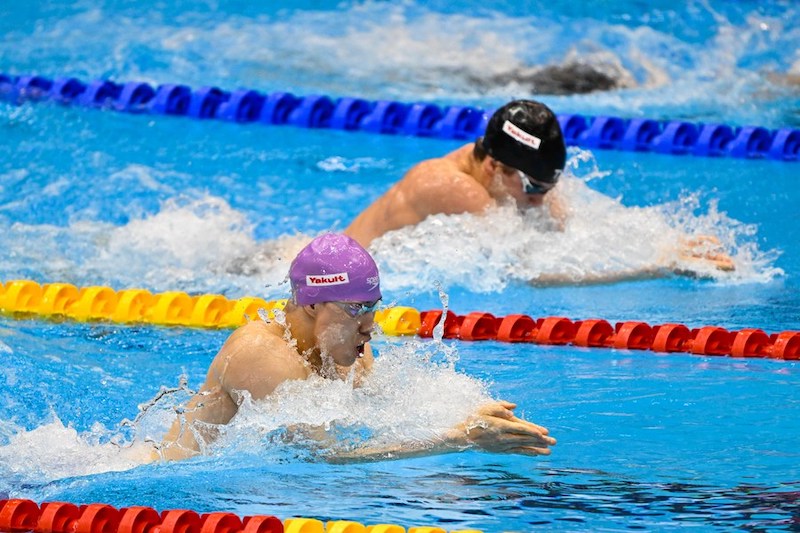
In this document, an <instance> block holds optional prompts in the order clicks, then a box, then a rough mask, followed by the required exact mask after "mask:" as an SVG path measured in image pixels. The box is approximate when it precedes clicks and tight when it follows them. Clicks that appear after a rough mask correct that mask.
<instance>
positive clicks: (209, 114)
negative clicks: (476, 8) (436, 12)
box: [0, 73, 800, 161]
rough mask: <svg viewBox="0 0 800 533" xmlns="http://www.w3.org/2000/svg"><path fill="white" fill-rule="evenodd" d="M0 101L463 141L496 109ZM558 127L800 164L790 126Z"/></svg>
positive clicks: (304, 102)
mask: <svg viewBox="0 0 800 533" xmlns="http://www.w3.org/2000/svg"><path fill="white" fill-rule="evenodd" d="M0 99H3V100H8V101H10V102H13V103H16V104H19V103H22V102H24V101H40V100H52V101H55V102H58V103H60V104H65V105H78V106H84V107H95V108H103V109H113V110H116V111H122V112H127V113H150V114H163V115H176V116H186V117H190V118H195V119H219V120H227V121H232V122H240V123H249V122H260V123H266V124H288V125H293V126H299V127H306V128H333V129H340V130H349V131H365V132H372V133H382V134H395V135H413V136H420V137H435V138H440V139H469V140H473V139H475V138H476V137H478V136H479V135H481V134H482V133H483V131H484V129H485V127H486V123H487V122H488V120H489V117H490V116H491V114H492V112H493V111H494V110H483V109H480V108H476V107H468V106H445V107H439V106H437V105H435V104H428V103H403V102H393V101H389V100H378V101H369V100H364V99H362V98H350V97H344V98H331V97H329V96H325V95H309V96H296V95H294V94H292V93H288V92H275V93H270V94H263V93H260V92H258V91H255V90H252V89H246V88H244V89H237V90H234V91H226V90H223V89H220V88H219V87H212V86H205V87H200V88H199V89H192V88H191V87H189V86H187V85H176V84H165V85H159V86H158V87H156V88H154V87H152V86H150V85H148V84H147V83H143V82H136V81H132V82H127V83H115V82H113V81H109V80H94V81H91V82H89V83H85V82H83V81H81V80H79V79H76V78H59V79H55V80H51V79H48V78H45V77H43V76H32V75H27V76H12V75H9V74H3V73H0ZM558 121H559V123H560V124H561V129H562V130H563V132H564V139H565V141H566V143H567V144H568V145H575V146H581V147H586V148H601V149H612V150H628V151H639V152H656V153H662V154H675V155H684V154H686V155H697V156H706V157H726V156H727V157H736V158H746V159H774V160H778V161H798V160H800V130H796V129H791V128H780V129H777V130H769V129H767V128H763V127H760V126H743V127H738V126H727V125H725V124H706V123H692V122H683V121H659V120H653V119H646V118H634V119H625V118H619V117H609V116H596V117H592V116H585V115H578V114H559V115H558Z"/></svg>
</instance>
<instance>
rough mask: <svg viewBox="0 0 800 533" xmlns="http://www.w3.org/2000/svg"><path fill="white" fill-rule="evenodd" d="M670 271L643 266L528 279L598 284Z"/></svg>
mask: <svg viewBox="0 0 800 533" xmlns="http://www.w3.org/2000/svg"><path fill="white" fill-rule="evenodd" d="M670 272H671V269H670V268H667V267H657V266H651V267H643V268H636V269H629V270H621V271H619V270H618V271H615V272H592V273H587V274H581V275H569V274H542V275H540V276H537V277H535V278H532V279H531V280H530V283H531V284H532V285H538V286H548V287H552V286H558V285H599V284H602V283H616V282H618V281H634V280H645V279H655V278H663V277H665V276H668V275H669V273H670Z"/></svg>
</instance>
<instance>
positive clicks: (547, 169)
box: [344, 100, 735, 285]
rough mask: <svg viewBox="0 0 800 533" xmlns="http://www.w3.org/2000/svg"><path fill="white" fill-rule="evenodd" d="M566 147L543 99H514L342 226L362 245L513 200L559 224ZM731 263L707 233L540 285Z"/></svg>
mask: <svg viewBox="0 0 800 533" xmlns="http://www.w3.org/2000/svg"><path fill="white" fill-rule="evenodd" d="M566 158H567V150H566V146H565V144H564V136H563V134H562V132H561V126H560V125H559V123H558V119H557V118H556V116H555V114H554V113H553V112H552V111H551V110H550V108H548V107H547V106H546V105H544V104H542V103H540V102H537V101H534V100H514V101H512V102H509V103H508V104H506V105H504V106H503V107H501V108H500V109H498V110H497V111H495V112H494V114H493V115H492V117H491V118H490V119H489V122H488V123H487V125H486V131H485V133H484V135H483V137H480V138H478V139H477V140H476V141H475V142H474V143H470V144H467V145H464V146H462V147H461V148H459V149H457V150H455V151H453V152H450V153H449V154H447V155H445V156H443V157H439V158H435V159H429V160H426V161H422V162H420V163H418V164H416V165H415V166H414V167H412V168H411V170H409V171H408V172H407V173H406V175H405V176H403V179H401V180H400V181H399V182H397V183H395V184H394V185H393V186H392V187H391V188H390V189H389V190H388V191H387V192H386V193H385V194H384V195H383V196H381V197H380V198H378V199H377V200H375V201H374V202H373V203H372V204H371V205H370V206H369V207H367V208H366V209H365V210H364V211H362V212H361V214H359V215H358V216H357V217H356V218H355V220H353V222H352V223H351V224H350V225H349V226H348V227H347V228H346V229H345V231H344V233H345V234H347V235H350V236H351V237H353V238H354V239H355V240H357V241H358V242H359V243H361V244H362V245H363V246H369V244H370V243H371V242H372V241H373V240H374V239H376V238H378V237H380V236H381V235H383V234H385V233H387V232H389V231H393V230H397V229H400V228H402V227H405V226H411V225H414V224H418V223H419V222H422V221H423V220H424V219H425V218H427V217H428V216H430V215H435V214H438V213H442V214H447V215H453V214H459V213H473V214H481V213H484V212H485V211H486V210H487V209H489V208H491V207H493V206H495V205H499V204H502V203H506V202H508V201H509V200H513V201H514V202H515V203H516V205H517V207H518V208H519V209H522V210H527V209H530V208H542V209H545V210H546V211H547V212H548V213H549V215H550V216H551V218H552V220H553V222H554V224H555V226H556V227H560V228H562V229H563V228H564V227H565V223H566V219H567V216H566V208H565V205H564V200H563V199H562V198H561V197H560V196H559V195H558V189H557V187H556V186H557V184H558V181H559V178H560V177H561V173H562V172H563V170H564V165H565V164H566ZM693 262H696V263H697V264H698V265H711V266H713V267H715V268H716V269H717V270H722V271H730V270H733V269H734V268H735V265H734V262H733V260H732V259H731V257H730V256H729V255H728V254H727V253H725V251H724V250H722V248H721V245H720V242H719V240H718V239H716V238H715V237H713V236H705V235H701V236H699V237H688V236H687V237H686V238H685V239H684V240H683V241H682V242H681V243H680V244H679V249H678V250H676V251H675V253H674V254H672V255H669V254H667V255H665V259H664V260H663V263H664V264H658V265H651V266H647V267H642V268H638V267H637V268H635V269H633V270H631V271H624V272H616V271H603V272H599V273H595V274H590V275H586V276H584V277H582V278H581V279H574V278H572V276H571V274H569V273H565V274H555V275H548V276H541V277H539V278H537V279H533V280H531V282H534V283H541V284H548V285H549V284H561V283H576V282H578V283H605V282H612V281H621V280H624V279H640V278H647V277H661V276H663V275H664V274H665V273H668V272H670V271H672V272H676V273H679V274H690V275H691V272H692V271H691V270H686V268H685V267H686V265H690V264H691V263H693Z"/></svg>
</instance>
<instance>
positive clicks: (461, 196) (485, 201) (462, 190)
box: [403, 145, 491, 214]
mask: <svg viewBox="0 0 800 533" xmlns="http://www.w3.org/2000/svg"><path fill="white" fill-rule="evenodd" d="M470 147H471V145H467V146H464V147H462V148H460V149H458V150H456V151H454V152H451V153H449V154H447V155H446V156H444V157H438V158H435V159H428V160H425V161H422V162H420V163H418V164H416V165H415V166H414V167H412V168H411V170H409V171H408V173H407V174H406V176H405V178H404V179H403V181H404V189H405V192H406V194H407V195H408V196H409V197H413V200H414V204H415V206H416V207H417V208H418V209H420V210H422V211H424V213H423V214H434V213H445V214H455V213H466V212H472V213H478V212H482V211H483V210H484V209H486V207H488V206H489V205H490V203H491V197H490V195H489V193H488V192H487V191H486V189H485V188H484V187H483V186H482V185H481V184H480V183H478V181H477V180H476V179H475V178H473V177H472V176H471V175H470V174H469V172H468V169H467V168H466V163H465V161H466V158H467V154H468V153H469V152H471V148H470Z"/></svg>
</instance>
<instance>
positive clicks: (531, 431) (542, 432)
mask: <svg viewBox="0 0 800 533" xmlns="http://www.w3.org/2000/svg"><path fill="white" fill-rule="evenodd" d="M515 407H516V405H515V404H513V403H511V402H506V401H502V400H501V401H497V402H491V403H487V404H484V405H482V406H481V407H480V408H478V409H477V410H476V411H475V413H473V414H472V415H471V416H470V417H469V418H468V419H467V420H466V421H465V422H463V423H462V424H459V426H457V427H456V428H454V429H453V430H452V431H451V432H450V433H449V435H448V440H449V441H450V443H451V444H452V445H456V446H458V445H463V444H466V445H467V446H469V445H474V446H477V447H478V448H481V449H483V450H486V451H487V452H493V453H518V454H522V455H550V448H549V447H550V446H554V445H555V444H556V440H555V439H554V438H552V437H550V435H549V432H548V431H547V428H544V427H542V426H538V425H536V424H533V423H531V422H528V421H527V420H523V419H521V418H518V417H517V416H515V415H514V408H515Z"/></svg>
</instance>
